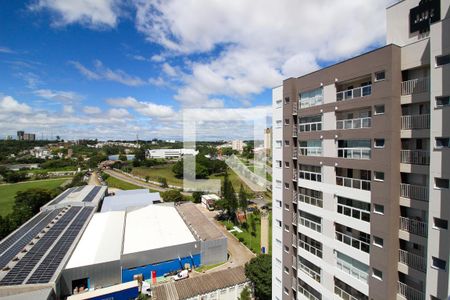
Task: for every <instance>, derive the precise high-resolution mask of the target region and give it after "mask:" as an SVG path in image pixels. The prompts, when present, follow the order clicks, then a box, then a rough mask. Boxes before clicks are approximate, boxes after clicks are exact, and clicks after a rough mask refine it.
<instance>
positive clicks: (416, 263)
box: [398, 249, 427, 272]
mask: <svg viewBox="0 0 450 300" xmlns="http://www.w3.org/2000/svg"><path fill="white" fill-rule="evenodd" d="M398 261H399V262H401V263H402V264H405V265H407V266H409V267H411V268H413V269H416V270H419V271H421V272H425V271H426V269H427V263H426V261H425V258H424V257H422V256H420V255H417V254H414V253H411V252H408V251H405V250H402V249H398Z"/></svg>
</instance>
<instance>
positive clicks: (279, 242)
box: [275, 239, 281, 248]
mask: <svg viewBox="0 0 450 300" xmlns="http://www.w3.org/2000/svg"><path fill="white" fill-rule="evenodd" d="M275 242H276V243H277V246H278V247H280V248H281V241H280V240H279V239H276V240H275Z"/></svg>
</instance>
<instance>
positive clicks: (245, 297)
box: [239, 286, 252, 300]
mask: <svg viewBox="0 0 450 300" xmlns="http://www.w3.org/2000/svg"><path fill="white" fill-rule="evenodd" d="M251 299H252V297H251V293H250V289H249V288H248V287H247V286H246V287H245V288H244V289H243V290H242V292H241V295H240V297H239V300H251Z"/></svg>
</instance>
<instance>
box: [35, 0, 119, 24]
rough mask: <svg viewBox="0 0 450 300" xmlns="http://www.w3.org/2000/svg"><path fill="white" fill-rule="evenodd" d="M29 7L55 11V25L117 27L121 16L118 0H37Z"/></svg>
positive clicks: (37, 9)
mask: <svg viewBox="0 0 450 300" xmlns="http://www.w3.org/2000/svg"><path fill="white" fill-rule="evenodd" d="M29 8H30V9H31V10H33V11H41V10H44V9H45V10H50V11H51V12H53V13H55V14H56V18H55V19H54V20H53V25H55V26H63V25H67V24H73V23H80V24H82V25H84V26H87V27H91V28H105V27H115V26H116V24H117V21H118V16H119V1H117V0H76V1H66V0H37V1H36V2H34V3H33V4H32V5H30V6H29Z"/></svg>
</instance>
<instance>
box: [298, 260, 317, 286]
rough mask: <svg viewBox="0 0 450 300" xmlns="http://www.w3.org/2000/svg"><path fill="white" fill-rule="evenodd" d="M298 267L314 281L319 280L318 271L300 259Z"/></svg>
mask: <svg viewBox="0 0 450 300" xmlns="http://www.w3.org/2000/svg"><path fill="white" fill-rule="evenodd" d="M298 269H299V270H302V271H303V272H304V273H305V274H306V275H308V276H309V277H311V278H312V279H314V280H315V281H317V282H320V273H318V272H316V271H314V270H313V269H311V268H310V267H308V266H307V265H305V264H303V263H302V261H301V260H299V261H298Z"/></svg>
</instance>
